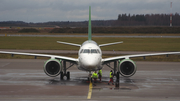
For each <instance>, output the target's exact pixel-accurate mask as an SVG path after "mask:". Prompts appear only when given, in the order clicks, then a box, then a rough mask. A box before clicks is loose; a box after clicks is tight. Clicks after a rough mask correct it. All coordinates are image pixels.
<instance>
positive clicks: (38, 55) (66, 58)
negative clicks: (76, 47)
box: [0, 51, 78, 62]
mask: <svg viewBox="0 0 180 101" xmlns="http://www.w3.org/2000/svg"><path fill="white" fill-rule="evenodd" d="M0 53H3V54H12V55H14V54H16V55H27V56H35V57H49V58H53V59H62V60H66V61H72V62H78V59H75V58H71V57H65V56H57V55H48V54H34V53H20V52H6V51H0Z"/></svg>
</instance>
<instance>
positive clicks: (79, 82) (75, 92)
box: [0, 59, 180, 101]
mask: <svg viewBox="0 0 180 101" xmlns="http://www.w3.org/2000/svg"><path fill="white" fill-rule="evenodd" d="M45 61H46V60H39V59H0V101H32V100H33V101H57V100H58V101H59V100H60V101H62V100H63V101H64V100H66V101H84V100H87V96H88V93H89V87H90V86H89V82H88V81H87V77H88V72H84V71H80V70H78V69H77V68H76V67H75V66H73V67H72V68H70V69H69V70H68V71H70V80H66V78H64V80H60V77H59V76H58V77H48V76H47V75H46V74H45V73H44V71H43V65H44V62H45ZM136 64H137V67H138V70H137V72H136V74H135V75H134V76H132V77H130V78H124V77H120V85H119V87H115V85H112V84H111V85H108V84H107V83H108V81H109V71H110V68H108V67H106V66H105V67H104V68H103V69H102V73H103V76H102V82H97V83H96V86H93V88H92V92H91V93H92V94H91V98H90V99H89V100H90V101H109V100H113V101H120V100H121V101H179V100H180V63H179V62H136ZM68 65H69V64H68ZM114 81H115V80H114Z"/></svg>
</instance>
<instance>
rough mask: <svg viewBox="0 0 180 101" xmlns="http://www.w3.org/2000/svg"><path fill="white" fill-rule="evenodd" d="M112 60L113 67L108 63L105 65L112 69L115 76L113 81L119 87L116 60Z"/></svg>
mask: <svg viewBox="0 0 180 101" xmlns="http://www.w3.org/2000/svg"><path fill="white" fill-rule="evenodd" d="M113 62H114V68H113V67H111V66H110V63H106V65H107V66H108V67H109V68H111V69H112V70H114V76H116V82H115V86H116V87H119V80H120V76H119V74H120V72H119V71H118V67H117V61H113Z"/></svg>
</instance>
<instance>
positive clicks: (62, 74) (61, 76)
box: [60, 61, 74, 80]
mask: <svg viewBox="0 0 180 101" xmlns="http://www.w3.org/2000/svg"><path fill="white" fill-rule="evenodd" d="M73 65H74V63H72V64H71V65H70V66H69V67H68V68H66V61H63V69H62V71H61V75H60V79H61V80H63V78H64V76H66V77H67V80H69V79H70V72H69V71H68V72H67V69H69V68H70V67H72V66H73Z"/></svg>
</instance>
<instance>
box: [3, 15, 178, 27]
mask: <svg viewBox="0 0 180 101" xmlns="http://www.w3.org/2000/svg"><path fill="white" fill-rule="evenodd" d="M172 18H173V20H172V25H173V26H180V14H178V13H175V14H173V15H172ZM169 25H170V14H145V15H144V14H136V15H135V14H134V15H130V14H119V15H118V18H117V19H116V20H92V26H93V27H120V26H169ZM0 26H18V27H55V26H59V27H87V26H88V21H51V22H41V23H33V22H30V23H27V22H23V21H2V22H0Z"/></svg>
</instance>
